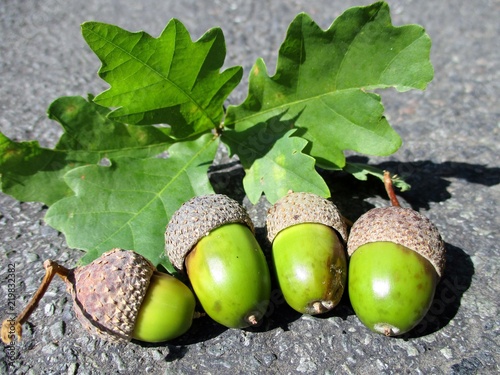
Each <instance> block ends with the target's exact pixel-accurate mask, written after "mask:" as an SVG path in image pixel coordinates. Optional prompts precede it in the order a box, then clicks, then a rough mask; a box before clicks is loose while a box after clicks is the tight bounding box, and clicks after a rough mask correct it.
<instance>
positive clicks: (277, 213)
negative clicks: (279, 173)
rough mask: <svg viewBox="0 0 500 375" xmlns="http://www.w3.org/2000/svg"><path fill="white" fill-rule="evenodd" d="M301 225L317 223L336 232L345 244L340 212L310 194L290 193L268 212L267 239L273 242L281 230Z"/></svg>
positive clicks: (344, 228)
mask: <svg viewBox="0 0 500 375" xmlns="http://www.w3.org/2000/svg"><path fill="white" fill-rule="evenodd" d="M301 223H319V224H324V225H326V226H329V227H331V228H333V229H335V230H336V231H337V233H339V234H340V236H341V237H342V240H344V242H347V228H346V224H345V222H344V220H343V219H342V216H341V215H340V212H339V210H338V208H337V206H335V205H334V204H333V203H332V202H330V201H329V200H327V199H325V198H322V197H320V196H319V195H316V194H312V193H299V192H297V193H294V192H290V193H288V194H287V195H285V196H284V197H283V198H281V199H280V200H278V201H277V202H276V203H275V204H274V205H273V206H272V207H271V208H270V209H269V211H268V213H267V219H266V227H267V238H268V240H269V242H271V243H272V242H273V241H274V238H275V237H276V235H277V234H278V233H279V232H281V231H282V230H283V229H285V228H288V227H290V226H292V225H296V224H301Z"/></svg>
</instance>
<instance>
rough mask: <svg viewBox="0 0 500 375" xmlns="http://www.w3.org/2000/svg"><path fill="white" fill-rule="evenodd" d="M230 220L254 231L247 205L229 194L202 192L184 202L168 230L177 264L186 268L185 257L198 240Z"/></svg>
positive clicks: (172, 258) (169, 252) (169, 251)
mask: <svg viewBox="0 0 500 375" xmlns="http://www.w3.org/2000/svg"><path fill="white" fill-rule="evenodd" d="M229 223H241V224H244V225H246V226H248V227H249V228H250V230H251V231H252V232H254V226H253V223H252V220H251V219H250V216H248V213H247V211H246V210H245V208H244V207H242V206H241V205H240V204H239V203H238V202H236V201H235V200H233V199H231V198H229V197H228V196H226V195H223V194H209V195H202V196H199V197H194V198H192V199H191V200H189V201H187V202H185V203H184V204H183V205H182V206H181V207H180V208H179V209H178V210H177V211H176V212H175V213H174V214H173V215H172V218H171V219H170V222H169V223H168V225H167V229H166V231H165V251H166V252H167V255H168V258H169V259H170V261H171V262H172V264H173V265H174V267H176V268H177V269H178V270H183V269H184V258H185V257H186V255H187V254H188V253H189V252H190V251H191V249H192V248H193V247H194V246H195V245H196V244H197V243H198V241H199V240H200V239H201V238H203V237H204V236H206V235H207V234H208V233H210V232H211V231H212V230H214V229H216V228H218V227H220V226H222V225H224V224H229Z"/></svg>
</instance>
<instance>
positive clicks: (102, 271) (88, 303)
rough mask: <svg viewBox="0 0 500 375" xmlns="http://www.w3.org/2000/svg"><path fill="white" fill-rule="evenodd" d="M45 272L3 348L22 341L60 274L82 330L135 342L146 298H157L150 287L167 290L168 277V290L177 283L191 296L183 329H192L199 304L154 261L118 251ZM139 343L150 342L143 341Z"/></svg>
mask: <svg viewBox="0 0 500 375" xmlns="http://www.w3.org/2000/svg"><path fill="white" fill-rule="evenodd" d="M44 267H45V277H44V278H43V280H42V282H41V284H40V287H39V289H38V290H37V291H36V293H35V294H34V295H33V297H32V299H31V301H30V302H29V304H28V305H27V306H26V308H25V309H24V310H23V311H22V312H21V313H20V314H19V316H17V318H16V319H6V320H5V321H4V322H3V323H2V331H1V337H2V341H3V342H4V343H6V344H10V343H11V342H12V340H13V339H14V338H15V336H17V337H18V340H19V341H20V340H21V337H22V325H23V324H24V323H25V322H26V321H27V320H28V319H29V317H30V315H31V314H32V313H33V312H34V311H35V309H36V308H37V306H38V303H39V301H40V300H41V298H42V297H43V295H44V294H45V292H46V291H47V288H48V286H49V284H50V282H51V281H52V279H53V278H54V276H55V275H58V276H59V277H60V278H61V279H62V280H63V281H64V282H65V283H66V287H67V290H68V292H69V293H70V294H71V296H72V299H73V309H74V311H75V315H76V317H77V319H78V321H79V322H80V323H81V324H82V326H83V327H84V328H85V329H86V330H87V331H89V332H90V333H91V334H92V335H94V336H97V337H100V338H103V339H106V340H108V341H112V342H119V341H130V340H131V339H132V338H137V337H136V332H135V331H134V329H135V326H136V323H137V321H138V317H139V316H140V311H141V310H140V308H141V306H142V304H143V302H145V301H146V299H148V302H149V301H152V300H153V301H154V299H155V298H157V297H154V296H153V295H148V294H147V292H148V289H149V288H150V285H153V279H154V280H155V281H154V286H155V290H156V291H158V289H157V288H158V287H157V285H165V284H162V281H159V280H161V279H163V283H165V282H167V281H165V278H167V279H168V280H169V281H168V283H170V284H169V285H172V286H173V285H174V284H175V285H177V287H178V288H180V289H178V290H180V291H179V295H180V294H181V293H184V294H185V295H186V296H187V297H186V298H187V299H186V301H187V303H186V305H183V306H186V309H187V315H186V323H185V324H184V325H183V326H182V328H181V329H182V330H185V329H187V328H189V327H188V326H190V320H191V319H192V318H193V317H194V305H195V300H194V296H193V295H192V293H191V291H190V290H189V289H188V288H187V287H186V286H185V285H184V284H182V283H181V282H180V281H179V280H173V279H174V278H173V277H172V276H170V275H166V274H161V273H160V272H158V271H156V268H155V267H154V266H153V264H152V263H151V262H150V261H149V260H147V259H146V258H144V257H143V256H142V255H140V254H138V253H136V252H134V251H130V250H122V249H113V250H110V251H108V252H106V253H104V254H103V255H102V256H101V257H99V258H98V259H96V260H94V261H93V262H91V263H90V264H88V265H86V266H82V267H77V268H74V269H68V268H66V267H64V266H61V265H60V264H58V263H56V262H54V261H52V260H46V261H45V262H44ZM172 283H173V284H172ZM164 290H165V289H164ZM151 293H153V292H151ZM155 293H158V292H155ZM148 296H149V297H148ZM176 301H178V300H176ZM153 303H154V302H153ZM191 310H192V311H191ZM139 340H142V341H150V340H149V339H142V338H139ZM158 341H163V340H161V339H158ZM151 342H155V341H153V340H151Z"/></svg>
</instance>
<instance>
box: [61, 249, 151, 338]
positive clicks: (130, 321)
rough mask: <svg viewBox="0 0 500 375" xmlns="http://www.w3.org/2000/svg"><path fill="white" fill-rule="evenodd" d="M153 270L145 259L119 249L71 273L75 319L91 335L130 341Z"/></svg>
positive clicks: (69, 284) (69, 280) (68, 283)
mask: <svg viewBox="0 0 500 375" xmlns="http://www.w3.org/2000/svg"><path fill="white" fill-rule="evenodd" d="M154 271H155V267H154V266H153V264H151V262H149V261H148V260H147V259H146V258H144V257H143V256H141V255H140V254H137V253H136V252H134V251H128V250H122V249H113V250H111V251H108V252H106V253H104V254H103V255H102V256H101V257H100V258H98V259H96V260H94V261H93V262H92V263H90V264H88V265H86V266H82V267H78V268H75V269H74V270H71V272H70V274H69V275H68V279H67V289H68V292H69V293H70V294H71V296H72V297H73V303H74V304H73V309H74V310H75V314H76V317H77V319H78V320H79V321H80V323H81V324H82V325H83V327H84V328H85V329H86V330H88V331H89V332H90V333H91V334H93V335H96V336H100V337H103V338H105V339H107V340H109V341H123V340H125V341H129V340H130V339H131V338H132V332H133V330H134V326H135V321H136V318H137V314H138V313H139V308H140V307H141V304H142V301H143V299H144V296H145V295H146V291H147V289H148V287H149V282H150V279H151V276H152V275H153V272H154Z"/></svg>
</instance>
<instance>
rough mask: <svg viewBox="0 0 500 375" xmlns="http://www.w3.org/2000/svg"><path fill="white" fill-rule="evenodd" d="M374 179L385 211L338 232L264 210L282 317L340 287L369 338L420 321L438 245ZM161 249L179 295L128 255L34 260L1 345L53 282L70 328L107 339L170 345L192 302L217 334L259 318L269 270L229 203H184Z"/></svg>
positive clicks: (439, 257) (328, 218)
mask: <svg viewBox="0 0 500 375" xmlns="http://www.w3.org/2000/svg"><path fill="white" fill-rule="evenodd" d="M385 177H386V179H385V181H386V188H387V191H388V194H389V197H390V199H391V202H392V206H390V207H385V208H375V209H372V210H370V211H368V212H367V213H365V214H364V215H362V216H361V217H360V218H359V219H358V220H357V221H356V222H355V223H354V224H353V226H352V228H351V229H350V233H349V234H348V228H347V225H346V223H345V220H344V219H343V217H342V216H341V215H340V213H339V211H338V209H337V207H336V206H335V205H334V204H333V203H331V202H330V201H329V200H326V199H324V198H321V197H319V196H316V195H314V194H310V193H293V192H290V193H289V194H287V195H286V196H285V197H283V198H282V199H281V200H279V201H278V202H276V203H275V204H274V205H273V206H272V207H271V209H270V210H269V212H268V217H267V221H266V226H267V234H268V239H269V241H270V243H271V244H272V262H271V263H272V271H273V272H274V273H275V275H276V279H277V281H278V284H279V287H280V289H281V291H282V293H283V296H284V298H285V300H286V302H287V303H288V304H289V305H290V306H291V307H292V308H293V309H295V310H297V311H299V312H301V313H304V314H312V315H314V314H321V313H325V312H327V311H330V310H331V309H333V308H334V307H335V306H336V305H337V304H338V303H339V301H340V299H341V297H342V295H343V293H344V289H345V288H346V286H347V288H348V292H349V298H350V300H351V304H352V307H353V309H354V311H355V313H356V315H357V316H358V317H359V319H360V320H361V321H362V322H363V324H365V325H366V326H367V327H368V328H370V329H371V330H373V331H375V332H379V333H382V334H384V335H387V336H395V335H401V334H403V333H405V332H408V331H409V330H411V329H412V328H413V327H414V326H415V325H417V324H418V323H419V322H420V321H421V320H422V318H423V317H424V316H425V314H426V313H427V311H428V309H429V307H430V305H431V302H432V300H433V298H434V292H435V288H436V285H437V283H438V281H439V278H440V277H441V275H442V272H443V267H444V245H443V241H442V239H441V237H440V235H439V233H438V231H437V229H436V227H435V226H434V225H433V224H432V223H431V222H430V221H429V220H428V219H427V218H425V217H424V216H422V215H421V214H419V213H417V212H415V211H413V210H412V209H409V208H402V207H400V206H399V203H398V201H397V198H396V197H395V195H394V191H393V190H392V184H391V179H390V176H389V175H388V174H386V176H385ZM165 242H166V252H167V255H168V256H169V259H170V260H171V262H172V264H173V265H174V267H176V268H177V269H178V270H179V271H180V272H182V273H184V274H187V278H188V280H189V285H190V287H188V286H187V285H185V284H184V283H183V282H181V281H180V280H179V279H177V278H175V277H173V276H170V275H167V274H165V273H161V272H159V271H157V270H156V269H155V267H154V266H153V265H152V264H151V263H150V262H149V261H148V260H147V259H145V258H144V257H143V256H141V255H139V254H137V253H135V252H133V251H128V250H121V249H114V250H111V251H109V252H107V253H105V254H103V255H102V256H101V257H100V258H99V259H96V260H95V261H93V262H92V263H90V264H88V265H86V266H82V267H77V268H75V269H67V268H65V267H63V266H61V265H59V264H57V263H55V262H52V261H46V262H45V263H44V266H45V269H46V275H45V278H44V280H43V282H42V285H41V286H40V289H39V290H38V291H37V293H36V294H35V296H34V297H33V299H32V302H31V303H30V304H29V305H28V306H27V307H26V309H25V310H24V311H23V312H22V313H21V314H20V315H19V316H18V318H17V319H15V320H5V321H4V322H3V325H2V340H3V341H4V342H6V343H10V342H11V340H12V339H13V338H14V337H15V336H16V335H17V336H18V337H19V338H20V337H21V326H22V324H23V323H24V322H25V321H26V320H27V319H28V317H29V315H30V314H31V313H32V312H33V310H34V309H35V308H36V305H37V303H38V301H39V300H40V298H41V296H42V295H43V294H44V292H45V290H46V289H47V286H48V284H49V283H50V281H51V280H52V278H53V277H54V276H55V275H59V276H60V277H61V278H62V279H63V280H64V281H65V282H66V284H67V288H68V291H69V293H70V294H71V296H72V298H73V301H74V310H75V314H76V316H77V318H78V320H79V321H80V322H81V323H82V325H83V326H84V327H85V328H86V329H87V330H89V331H90V332H91V333H93V334H95V335H98V336H100V337H105V338H107V339H109V340H112V341H116V340H131V339H137V340H140V341H146V342H162V341H167V340H170V339H173V338H175V337H178V336H180V335H182V334H184V333H185V332H186V331H187V330H188V329H189V328H190V327H191V323H192V319H193V318H194V317H195V316H196V314H197V313H196V312H195V309H196V306H197V300H198V302H199V303H200V304H201V306H202V308H203V310H204V312H205V313H206V314H207V315H209V316H210V317H211V318H212V319H213V320H215V321H217V322H218V323H220V324H222V325H224V326H226V327H231V328H244V327H249V326H252V325H256V324H258V322H259V321H260V320H261V319H262V318H263V316H264V314H265V313H266V310H267V308H268V304H269V299H270V294H271V277H270V270H269V267H268V263H267V261H266V258H265V256H264V253H263V252H262V250H261V247H260V246H259V243H258V242H257V241H256V239H255V237H254V227H253V224H252V221H251V219H250V217H249V216H248V214H247V212H246V211H245V209H244V208H243V207H242V206H241V205H240V204H238V203H237V202H236V201H234V200H232V199H230V198H228V197H227V196H225V195H220V194H213V195H206V196H200V197H195V198H193V199H192V200H190V201H188V202H186V203H184V204H183V205H182V206H181V207H180V208H179V210H178V211H177V212H176V213H175V214H174V215H173V217H172V218H171V220H170V222H169V224H168V226H167V229H166V232H165ZM345 246H347V252H346V250H345ZM348 258H349V265H347V264H348V262H347V260H348ZM348 267H349V278H348V277H347V275H348V272H347V268H348ZM193 292H194V293H193ZM195 296H196V297H195Z"/></svg>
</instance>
